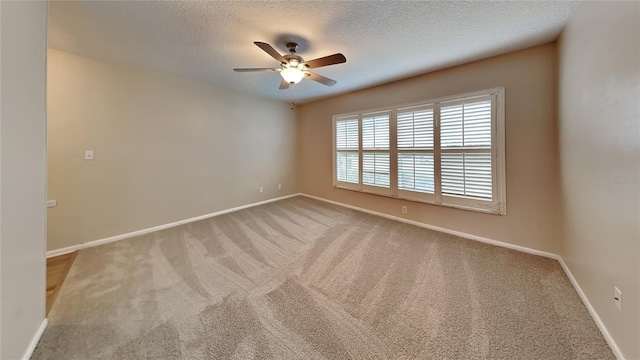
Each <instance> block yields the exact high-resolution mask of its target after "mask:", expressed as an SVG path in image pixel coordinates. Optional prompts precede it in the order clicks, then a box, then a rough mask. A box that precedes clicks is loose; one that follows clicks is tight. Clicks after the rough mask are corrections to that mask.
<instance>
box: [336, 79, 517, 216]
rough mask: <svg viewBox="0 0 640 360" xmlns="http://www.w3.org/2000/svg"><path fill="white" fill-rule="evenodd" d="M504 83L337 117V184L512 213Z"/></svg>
mask: <svg viewBox="0 0 640 360" xmlns="http://www.w3.org/2000/svg"><path fill="white" fill-rule="evenodd" d="M504 122H505V119H504V88H495V89H490V90H484V91H478V92H474V93H469V94H464V95H459V96H452V97H447V98H443V99H439V100H432V101H430V102H423V103H421V104H415V105H410V106H409V105H407V106H404V107H398V108H394V109H390V110H384V111H376V112H375V113H374V112H371V113H361V114H357V115H355V114H354V115H341V116H335V117H334V124H335V125H334V132H335V138H334V141H335V143H334V145H335V153H334V154H335V156H334V184H335V186H340V187H346V188H349V189H353V190H359V191H363V192H368V193H375V194H379V195H386V196H393V197H397V198H402V199H408V200H413V201H420V202H427V203H431V204H438V205H446V206H453V207H458V208H463V209H469V210H478V211H483V212H489V213H495V214H503V215H504V214H506V207H505V199H506V189H505V168H504V166H505V164H504V159H505V153H504V151H505V148H504V127H505V126H504Z"/></svg>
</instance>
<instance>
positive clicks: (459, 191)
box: [441, 153, 492, 200]
mask: <svg viewBox="0 0 640 360" xmlns="http://www.w3.org/2000/svg"><path fill="white" fill-rule="evenodd" d="M441 164H442V165H441V166H442V170H441V171H442V194H445V195H460V196H470V197H476V198H482V199H486V200H491V197H492V190H491V154H490V153H443V154H442V163H441Z"/></svg>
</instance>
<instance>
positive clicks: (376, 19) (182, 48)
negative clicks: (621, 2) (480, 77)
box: [49, 1, 579, 103]
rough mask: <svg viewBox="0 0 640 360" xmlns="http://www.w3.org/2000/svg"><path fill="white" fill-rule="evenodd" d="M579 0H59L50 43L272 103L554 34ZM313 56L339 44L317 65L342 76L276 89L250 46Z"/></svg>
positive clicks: (261, 56)
mask: <svg viewBox="0 0 640 360" xmlns="http://www.w3.org/2000/svg"><path fill="white" fill-rule="evenodd" d="M578 4H579V3H578V2H576V1H531V2H528V1H518V2H487V1H478V2H462V1H442V2H441V1H431V2H427V1H421V2H396V1H386V2H378V1H376V2H373V1H359V2H351V1H349V2H346V1H345V2H343V1H339V2H335V1H322V2H293V1H288V2H271V1H266V2H265V1H261V2H247V1H211V2H206V1H202V2H179V1H173V2H155V1H130V2H128V1H123V2H118V1H73V2H67V1H52V2H51V3H50V8H49V12H50V15H49V16H50V20H49V24H50V25H49V29H50V30H49V45H50V46H51V47H52V48H55V49H59V50H63V51H68V52H71V53H75V54H79V55H84V56H88V57H93V58H98V59H103V60H107V61H112V62H118V63H124V64H128V65H134V66H141V67H145V68H149V69H152V70H157V71H162V72H165V73H171V74H174V75H178V76H184V77H188V78H191V79H195V80H198V81H202V82H206V83H210V84H213V85H216V86H219V87H225V88H230V89H234V90H237V91H241V92H245V93H252V94H255V95H260V96H264V97H268V98H272V99H279V100H286V101H291V100H292V99H293V100H295V101H296V102H298V103H303V102H308V101H311V100H316V99H320V98H324V97H328V96H332V95H336V94H340V93H344V92H348V91H352V90H356V89H361V88H365V87H369V86H372V85H377V84H381V83H385V82H389V81H393V80H397V79H401V78H405V77H409V76H412V75H416V74H420V73H424V72H428V71H433V70H437V69H442V68H445V67H449V66H453V65H457V64H462V63H465V62H469V61H473V60H477V59H482V58H486V57H489V56H493V55H498V54H502V53H506V52H510V51H514V50H518V49H523V48H526V47H530V46H533V45H538V44H542V43H546V42H549V41H552V40H554V39H555V38H556V37H557V36H558V35H559V33H560V31H561V30H562V28H563V27H564V25H565V24H566V23H567V21H568V20H569V18H570V17H571V15H572V14H573V12H574V10H575V9H576V7H577V6H578ZM288 39H293V40H297V41H298V43H300V45H301V46H300V47H301V48H300V51H299V52H298V55H300V56H302V57H303V58H305V59H306V60H311V59H314V58H317V57H321V56H325V55H329V54H333V53H337V52H341V53H343V54H344V55H345V56H346V57H347V62H346V63H345V64H339V65H334V66H329V67H323V68H318V69H317V70H315V72H317V73H318V74H320V75H324V76H327V77H330V78H332V79H335V80H337V81H338V84H337V85H335V86H333V87H326V86H324V85H321V84H319V83H316V82H313V81H309V80H303V81H302V82H301V83H300V84H298V85H295V86H293V87H291V88H290V89H288V90H278V86H279V84H280V76H279V74H278V73H273V72H265V73H236V72H233V71H232V69H233V68H234V67H274V66H275V67H277V66H278V64H277V62H276V61H275V60H273V59H272V58H271V57H269V56H268V55H267V54H266V53H264V52H263V51H262V50H260V49H259V48H258V47H257V46H255V45H254V44H253V41H264V42H268V43H270V44H271V45H273V46H274V47H275V48H276V49H278V50H279V51H280V52H281V53H283V54H284V53H286V47H285V46H284V44H285V42H286V40H288Z"/></svg>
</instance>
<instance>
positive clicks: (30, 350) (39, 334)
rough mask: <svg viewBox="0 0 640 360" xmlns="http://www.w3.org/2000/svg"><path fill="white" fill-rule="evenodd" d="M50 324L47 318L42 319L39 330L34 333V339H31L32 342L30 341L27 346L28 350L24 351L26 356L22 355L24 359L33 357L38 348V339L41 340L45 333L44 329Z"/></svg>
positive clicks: (27, 359)
mask: <svg viewBox="0 0 640 360" xmlns="http://www.w3.org/2000/svg"><path fill="white" fill-rule="evenodd" d="M48 324H49V321H48V320H47V319H46V318H45V319H44V320H42V324H40V327H39V328H38V331H37V332H36V333H35V335H33V339H31V342H30V343H29V347H28V348H27V351H25V352H24V356H22V360H29V359H31V355H33V350H35V349H36V346H37V345H38V341H40V337H42V334H43V333H44V330H45V329H46V328H47V325H48Z"/></svg>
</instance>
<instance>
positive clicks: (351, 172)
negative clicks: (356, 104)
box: [335, 118, 360, 184]
mask: <svg viewBox="0 0 640 360" xmlns="http://www.w3.org/2000/svg"><path fill="white" fill-rule="evenodd" d="M358 136H359V126H358V118H350V119H339V120H336V123H335V145H336V159H335V161H336V168H335V171H336V180H337V181H339V182H345V183H353V184H357V183H359V181H360V175H359V172H360V161H359V153H358V149H359V140H358Z"/></svg>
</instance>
